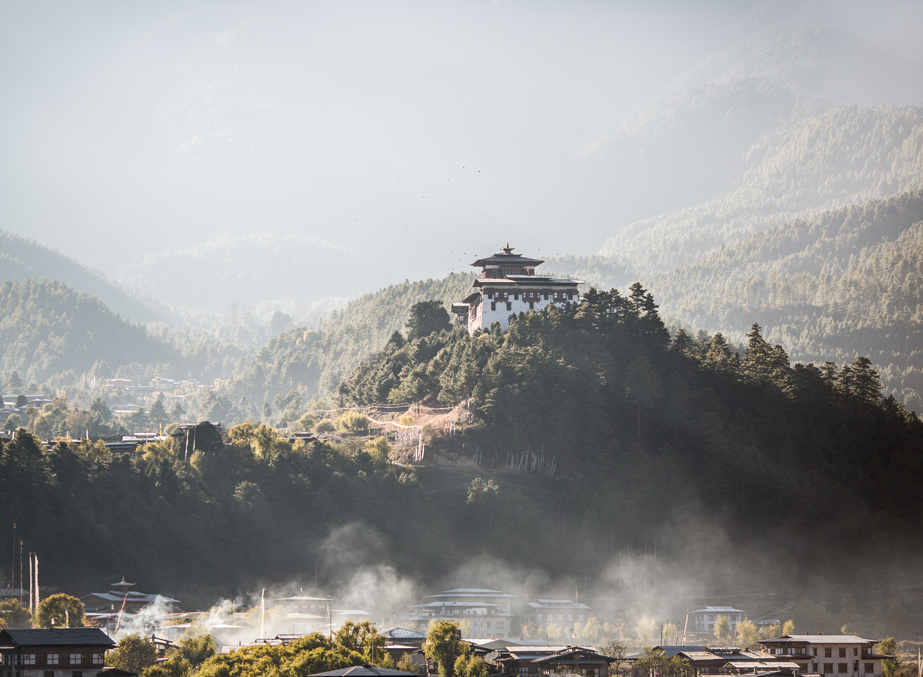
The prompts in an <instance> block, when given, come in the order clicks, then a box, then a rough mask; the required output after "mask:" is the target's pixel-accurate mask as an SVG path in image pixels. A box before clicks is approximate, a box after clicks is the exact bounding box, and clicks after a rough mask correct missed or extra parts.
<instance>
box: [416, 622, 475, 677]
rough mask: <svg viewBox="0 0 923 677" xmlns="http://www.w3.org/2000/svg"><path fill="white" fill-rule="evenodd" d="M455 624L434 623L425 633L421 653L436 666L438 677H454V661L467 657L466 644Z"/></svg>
mask: <svg viewBox="0 0 923 677" xmlns="http://www.w3.org/2000/svg"><path fill="white" fill-rule="evenodd" d="M460 635H461V633H460V631H459V628H458V624H457V623H451V622H449V621H436V622H435V623H432V624H431V625H430V628H429V631H428V632H427V633H426V642H424V644H423V652H424V653H425V654H426V657H427V658H428V659H429V660H431V661H433V663H435V664H436V667H437V669H438V670H439V677H454V675H455V661H457V660H458V658H459V657H460V656H464V655H467V653H468V644H467V643H466V642H463V641H462V639H461V636H460Z"/></svg>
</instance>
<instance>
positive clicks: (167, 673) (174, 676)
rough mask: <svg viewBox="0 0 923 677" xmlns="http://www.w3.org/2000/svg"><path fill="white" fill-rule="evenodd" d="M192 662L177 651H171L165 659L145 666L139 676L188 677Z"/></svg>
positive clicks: (190, 672)
mask: <svg viewBox="0 0 923 677" xmlns="http://www.w3.org/2000/svg"><path fill="white" fill-rule="evenodd" d="M191 674H192V664H191V663H190V662H189V661H188V660H187V659H186V657H185V656H183V654H182V653H181V652H179V651H171V652H170V655H169V656H167V659H166V660H165V661H161V662H160V663H157V664H155V665H151V666H149V667H147V668H145V669H144V670H143V671H142V672H141V677H189V675H191Z"/></svg>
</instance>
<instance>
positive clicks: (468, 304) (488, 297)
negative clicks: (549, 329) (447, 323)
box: [452, 244, 584, 334]
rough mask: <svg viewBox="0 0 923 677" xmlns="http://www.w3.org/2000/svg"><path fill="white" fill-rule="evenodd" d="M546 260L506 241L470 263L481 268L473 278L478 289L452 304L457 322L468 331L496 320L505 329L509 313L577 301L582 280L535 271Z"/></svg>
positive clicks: (486, 325) (481, 327) (471, 331)
mask: <svg viewBox="0 0 923 677" xmlns="http://www.w3.org/2000/svg"><path fill="white" fill-rule="evenodd" d="M543 263H544V261H539V260H538V259H530V258H527V257H525V256H521V255H520V254H514V253H513V247H510V246H509V244H507V245H506V246H505V247H503V250H502V252H501V253H499V254H494V255H493V256H490V257H488V258H486V259H478V260H477V261H475V262H474V263H472V264H471V265H472V266H474V267H475V268H481V275H480V276H479V277H478V279H476V280H475V281H474V288H475V290H476V291H475V292H474V293H473V294H471V295H470V296H468V297H467V298H466V299H465V300H464V301H462V302H460V303H453V304H452V312H453V313H455V317H456V322H457V324H458V326H460V327H467V328H468V332H469V333H472V334H473V333H474V332H475V331H477V330H478V329H490V325H492V324H493V323H494V322H499V323H500V329H501V330H504V331H505V330H506V328H507V327H509V324H510V316H511V315H518V314H519V313H528V312H531V311H533V310H541V309H542V308H545V307H546V306H549V305H553V304H564V303H576V302H577V301H578V300H579V298H580V293H579V291H578V290H577V285H580V284H584V282H583V280H569V279H566V278H556V277H552V276H551V275H536V274H535V269H536V268H537V267H538V266H540V265H542V264H543Z"/></svg>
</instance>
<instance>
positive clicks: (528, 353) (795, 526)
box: [0, 283, 923, 625]
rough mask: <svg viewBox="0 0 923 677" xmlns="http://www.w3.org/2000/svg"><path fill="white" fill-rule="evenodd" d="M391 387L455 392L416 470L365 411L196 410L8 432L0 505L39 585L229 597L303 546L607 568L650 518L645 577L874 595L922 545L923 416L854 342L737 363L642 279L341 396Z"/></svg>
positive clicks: (433, 569) (337, 562) (317, 554)
mask: <svg viewBox="0 0 923 677" xmlns="http://www.w3.org/2000/svg"><path fill="white" fill-rule="evenodd" d="M418 287H419V290H420V291H421V292H422V291H423V290H425V291H427V292H431V291H433V289H434V285H433V284H432V283H431V284H430V285H428V286H427V285H425V284H420V285H419V286H418ZM427 287H428V288H427ZM424 295H428V294H424ZM370 367H372V368H370ZM385 381H387V383H384V382H385ZM393 388H397V390H398V391H400V393H401V394H402V395H406V396H409V397H412V398H414V399H418V398H421V397H425V398H432V397H437V398H438V399H439V400H441V401H442V402H443V403H445V404H447V405H451V404H455V403H458V402H460V401H462V400H463V399H464V400H468V398H469V395H470V404H471V410H470V411H471V414H472V417H473V418H472V419H471V420H470V421H467V420H461V421H457V422H458V424H459V425H458V427H457V429H456V430H455V433H456V434H455V435H452V436H446V435H444V434H443V433H442V428H441V426H431V427H429V428H427V429H426V430H425V431H424V433H423V434H424V436H425V440H426V444H427V456H426V458H427V465H428V466H429V467H419V468H411V467H408V466H406V465H404V466H401V465H397V464H391V463H389V458H388V455H387V454H388V453H391V454H392V459H395V457H396V459H397V460H399V459H400V458H401V456H403V457H404V458H406V451H407V450H406V448H405V449H404V450H403V451H402V450H400V449H398V448H389V446H388V445H384V446H382V445H381V444H380V443H379V442H378V441H376V442H374V443H372V444H370V445H366V440H367V439H368V438H367V436H366V431H364V430H363V431H361V432H360V433H359V434H358V435H356V436H355V437H350V436H349V434H348V433H344V434H345V435H346V436H347V438H348V439H347V440H346V441H344V442H343V443H338V444H335V445H333V444H329V443H325V442H312V443H305V442H304V441H302V440H299V441H297V442H295V444H294V445H292V444H289V443H288V442H286V441H284V440H283V439H280V437H279V436H278V434H277V433H276V432H275V431H273V430H272V429H270V428H267V427H265V426H254V425H253V424H244V425H241V426H239V427H237V428H234V429H231V430H229V431H228V433H229V434H228V435H227V436H226V437H225V438H224V439H223V440H222V439H221V438H220V437H219V436H217V435H214V430H213V429H211V428H210V427H208V429H209V430H212V433H211V434H209V435H208V436H205V435H203V434H200V435H199V438H198V439H199V446H198V447H197V448H196V449H195V451H194V453H190V454H187V453H186V452H187V450H186V448H185V447H184V446H183V445H181V444H179V443H176V442H172V441H167V442H166V443H162V444H161V443H158V444H151V445H148V446H146V447H144V448H143V449H141V450H140V452H139V453H138V454H137V455H136V456H135V457H134V458H129V457H128V456H124V457H122V458H112V457H111V455H109V454H108V452H107V451H106V450H105V448H103V447H102V446H101V445H95V446H92V447H87V446H85V445H83V444H81V445H79V446H77V445H70V444H59V445H57V446H56V447H55V448H54V449H52V450H50V451H44V452H43V451H42V450H41V448H40V447H39V445H37V444H36V443H35V442H34V440H33V439H32V437H31V436H30V435H28V434H27V433H23V434H21V435H18V436H17V437H16V439H15V440H13V441H12V442H10V443H6V444H3V445H2V447H0V510H2V511H3V514H4V515H7V518H8V519H9V520H10V521H13V520H15V521H16V523H17V525H18V526H19V527H20V529H21V533H23V534H24V538H26V539H27V543H28V545H27V547H28V548H29V549H32V550H36V551H38V552H41V553H43V556H42V557H43V560H42V561H43V567H44V569H43V571H45V574H43V575H44V576H45V577H46V578H45V580H46V583H47V584H51V585H58V586H74V587H82V588H85V589H86V588H88V587H89V586H90V585H92V581H98V580H99V577H100V576H108V575H117V571H114V570H113V567H114V566H119V567H127V568H129V569H131V570H132V571H135V572H136V573H137V577H138V578H141V579H142V580H147V581H149V583H150V584H151V585H152V587H162V586H173V587H175V586H177V585H178V583H177V581H185V582H186V583H187V584H188V585H190V586H198V585H205V586H207V587H208V589H209V590H211V591H214V594H215V595H216V596H218V595H225V596H226V595H230V594H234V593H235V592H241V591H246V590H252V589H253V586H254V585H255V583H254V582H255V581H258V582H260V583H256V585H259V584H261V582H264V581H265V582H267V583H271V582H280V583H281V582H292V581H298V580H304V579H305V578H308V580H310V578H309V577H310V576H311V575H312V574H313V573H314V571H313V570H314V567H313V566H311V564H312V563H316V562H320V566H319V574H320V579H319V580H320V581H321V584H322V585H328V584H330V585H336V584H342V585H344V586H345V585H347V584H348V582H349V580H350V578H351V576H352V574H353V573H355V571H356V568H355V567H363V566H367V564H368V563H369V562H373V563H374V565H375V567H378V566H382V567H384V568H387V567H390V566H393V567H395V569H396V571H397V572H399V575H400V576H409V577H413V579H414V580H416V581H418V582H421V583H423V584H425V585H430V584H433V585H435V584H436V583H437V582H438V581H444V580H445V578H446V577H451V576H453V575H456V576H457V575H459V572H460V571H464V566H465V565H466V564H469V563H472V562H475V566H476V563H477V562H480V563H481V564H482V565H484V566H486V567H489V569H490V571H496V570H497V569H498V568H502V567H503V566H506V565H508V566H509V568H510V570H511V571H515V572H523V571H527V572H531V571H536V570H538V569H541V570H543V571H544V572H547V574H548V575H549V576H550V577H551V578H552V579H559V580H567V579H568V577H569V578H570V580H573V578H574V577H575V572H579V574H580V577H581V579H582V578H583V575H584V574H585V575H586V576H587V578H588V579H589V581H591V582H592V581H594V580H596V581H600V582H601V583H605V582H606V581H608V582H609V585H610V586H611V581H612V579H611V578H609V576H612V575H623V574H624V572H618V570H616V567H617V566H618V565H617V562H618V558H619V553H620V552H627V551H628V550H629V549H630V548H632V547H633V548H634V549H635V552H636V553H637V552H638V551H639V550H640V548H641V547H643V546H642V545H641V544H643V543H645V542H647V543H651V542H652V541H655V540H656V542H657V544H658V546H657V547H658V558H657V560H656V563H655V565H656V566H655V568H653V569H651V570H652V571H653V570H657V571H658V572H660V573H658V580H660V576H661V574H663V578H664V580H666V579H667V575H668V574H669V573H670V572H676V573H677V574H678V575H679V577H680V578H682V579H683V581H686V582H687V583H685V585H688V586H690V588H694V589H695V591H696V594H705V593H714V594H720V592H716V591H727V590H728V589H729V587H733V588H734V591H739V590H740V589H755V588H756V586H757V585H760V586H762V587H761V588H760V589H773V588H775V587H778V586H785V589H786V590H787V591H790V590H791V587H792V585H793V584H796V585H797V583H794V582H798V581H807V580H808V579H809V578H811V577H813V576H823V577H824V578H825V579H826V581H828V582H830V583H831V584H841V585H842V586H843V588H837V590H843V591H850V592H852V593H853V594H854V597H855V599H854V602H855V603H856V605H855V607H856V608H854V609H853V613H856V611H859V612H861V613H868V614H871V613H873V612H874V608H875V606H876V605H878V604H880V602H879V597H878V595H877V593H876V595H875V596H874V597H871V596H870V595H869V594H868V591H869V589H870V585H869V581H870V580H874V581H876V582H881V583H882V586H883V587H884V588H885V590H887V589H889V587H894V588H896V587H897V586H898V585H903V584H905V582H904V579H899V578H897V577H898V576H899V575H900V574H898V573H896V572H898V571H900V570H906V571H916V570H918V568H914V567H912V566H906V567H902V566H901V565H902V564H907V565H910V564H914V563H915V562H916V561H918V560H917V558H918V557H919V556H920V555H921V552H920V544H919V542H918V541H919V539H916V538H913V535H915V534H916V532H917V529H918V526H919V523H920V520H921V519H923V494H921V493H920V492H919V490H918V482H917V481H916V478H918V477H919V476H920V474H921V473H923V455H921V454H920V449H921V447H923V423H921V422H920V420H919V419H918V418H917V417H916V416H915V415H913V414H911V413H909V412H907V411H906V410H905V409H904V408H903V407H901V405H900V404H898V403H897V402H895V401H894V400H893V399H884V400H883V399H881V398H880V393H879V387H878V383H877V377H876V374H875V372H874V370H873V369H872V368H871V365H870V364H869V363H868V361H867V360H864V359H862V358H857V359H854V360H852V361H851V362H850V363H849V364H848V365H843V367H842V368H839V367H835V366H825V367H824V368H822V369H818V368H814V367H811V366H807V367H805V366H803V365H792V364H791V363H790V362H789V360H788V358H787V356H786V355H785V352H784V350H783V349H782V348H781V347H772V346H770V345H768V344H767V343H766V342H765V341H764V340H763V339H762V337H761V336H760V333H759V329H758V328H757V327H755V328H754V329H753V331H751V335H750V337H749V342H748V346H747V353H746V355H745V357H744V358H743V360H739V359H738V358H737V356H736V354H735V353H733V352H732V351H731V350H730V348H729V346H728V344H727V342H726V341H725V340H724V338H723V337H722V336H720V335H718V334H716V335H714V336H710V337H703V338H702V339H700V340H693V339H692V338H690V337H689V336H688V335H686V334H685V333H684V332H680V333H679V334H678V335H677V336H676V337H674V338H672V339H671V337H670V336H669V334H668V333H667V332H666V330H665V328H664V326H663V323H662V322H661V321H660V319H659V316H658V312H657V306H656V303H655V301H654V299H653V298H652V297H651V296H650V295H649V294H647V293H645V291H644V289H643V288H641V287H640V285H637V286H634V287H633V288H632V290H631V292H630V294H629V296H628V297H625V296H622V295H620V294H619V293H618V292H615V291H612V292H596V291H595V290H594V291H591V292H589V293H587V294H586V295H585V296H584V297H583V299H582V300H581V302H580V304H579V305H578V306H573V305H568V306H565V307H563V308H552V309H548V310H544V311H537V312H534V313H529V314H526V315H522V316H520V317H518V318H515V319H514V320H513V321H512V323H511V325H510V329H509V331H508V332H507V333H505V334H502V335H501V334H499V333H478V334H476V335H474V336H470V335H469V334H468V333H467V332H466V331H464V330H462V329H458V330H455V331H448V330H442V331H440V332H432V333H430V334H428V335H421V336H418V337H412V336H407V337H400V338H398V337H393V340H390V341H389V342H388V343H387V344H386V345H385V347H384V349H383V350H381V351H379V352H378V353H377V354H376V355H374V356H373V357H371V358H370V360H369V361H368V362H366V363H364V364H363V365H360V367H359V368H358V369H357V370H356V371H355V372H354V373H353V374H352V375H351V377H350V378H349V379H347V381H346V382H345V383H344V385H343V387H342V388H341V389H340V392H339V395H340V397H342V399H343V400H344V402H348V403H357V404H359V403H362V402H365V401H367V397H368V396H369V394H370V393H371V394H372V395H374V394H375V393H376V392H382V391H387V390H391V389H393ZM49 406H54V405H49ZM78 413H79V412H78ZM65 414H66V415H75V416H76V413H75V412H61V413H60V414H59V416H60V417H64V416H65ZM53 415H54V412H51V411H49V412H48V416H53ZM204 430H205V428H203V431H204ZM392 442H395V443H397V441H396V440H394V439H392ZM433 465H435V466H437V467H431V466H433ZM445 466H449V467H448V469H446V468H445ZM488 480H490V481H489V482H488ZM75 497H79V500H78V499H75ZM126 506H128V507H127V508H126ZM421 534H426V537H425V538H421V537H420V535H421ZM856 534H862V538H863V547H862V548H856V547H855V536H856ZM343 539H345V540H343ZM344 543H346V544H347V545H343V544H344ZM7 547H9V544H8V543H6V542H5V541H4V542H3V543H0V555H2V554H3V553H4V552H7V555H9V553H8V551H5V550H4V548H7ZM334 550H336V551H337V552H338V553H339V554H338V555H336V556H335V557H332V556H330V553H331V552H332V551H334ZM325 553H326V554H325ZM344 553H345V554H344ZM639 559H640V557H639ZM0 561H8V557H7V558H3V557H0ZM498 565H499V567H498ZM649 565H651V562H650V560H648V561H647V562H646V563H645V564H644V566H649ZM479 570H481V571H483V570H484V569H483V568H482V569H479ZM309 571H310V572H311V573H310V574H308V572H309ZM468 571H469V573H470V571H471V570H470V569H469V570H468ZM614 571H616V572H617V573H616V574H613V572H614ZM363 580H365V579H363ZM625 582H626V583H627V584H628V585H627V586H626V588H627V589H628V592H627V593H626V597H627V598H636V599H643V595H644V594H645V591H644V590H641V589H635V584H636V583H637V579H632V578H630V577H626V579H625ZM654 587H657V586H654ZM874 587H875V589H876V590H877V587H878V586H877V584H876V585H875V586H874ZM166 590H167V591H168V592H169V591H171V588H170V587H167V588H166ZM647 592H649V590H648V591H647ZM687 594H688V590H687ZM840 597H841V594H840V593H839V592H838V593H837V605H838V604H839V600H840ZM180 598H182V597H180ZM825 613H826V612H825ZM848 620H852V618H849V619H848ZM845 622H846V620H843V621H841V622H840V623H838V625H841V624H842V623H845Z"/></svg>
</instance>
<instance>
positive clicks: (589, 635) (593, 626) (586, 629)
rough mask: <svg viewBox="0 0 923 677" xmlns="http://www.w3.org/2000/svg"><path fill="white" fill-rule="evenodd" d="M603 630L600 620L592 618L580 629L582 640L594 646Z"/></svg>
mask: <svg viewBox="0 0 923 677" xmlns="http://www.w3.org/2000/svg"><path fill="white" fill-rule="evenodd" d="M601 630H602V626H601V625H600V623H599V619H597V618H596V616H590V617H589V618H588V619H587V622H586V624H585V625H584V626H583V627H582V628H581V629H580V638H581V639H585V640H586V641H587V642H589V643H590V644H593V643H595V642H596V640H598V639H599V633H600V631H601Z"/></svg>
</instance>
